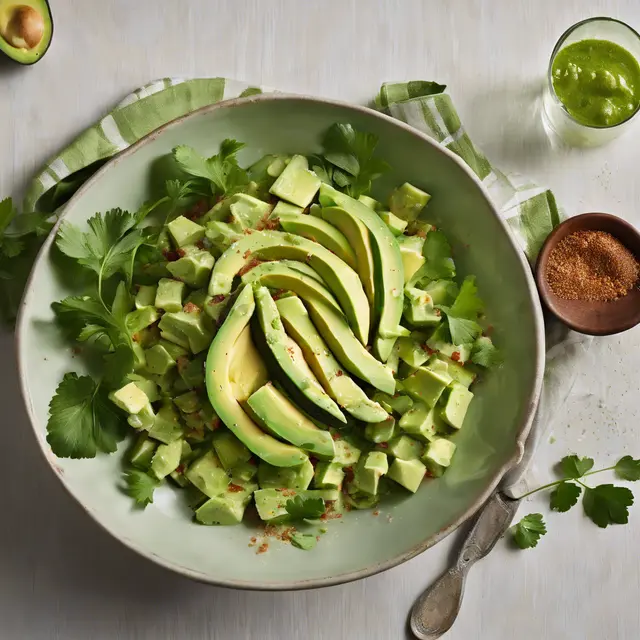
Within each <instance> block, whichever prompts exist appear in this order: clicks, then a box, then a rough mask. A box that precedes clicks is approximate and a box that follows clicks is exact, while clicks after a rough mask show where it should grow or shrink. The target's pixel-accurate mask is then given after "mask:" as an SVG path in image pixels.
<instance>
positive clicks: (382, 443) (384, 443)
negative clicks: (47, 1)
mask: <svg viewBox="0 0 640 640" xmlns="http://www.w3.org/2000/svg"><path fill="white" fill-rule="evenodd" d="M378 446H379V447H380V448H381V449H388V448H389V443H388V442H379V443H378Z"/></svg>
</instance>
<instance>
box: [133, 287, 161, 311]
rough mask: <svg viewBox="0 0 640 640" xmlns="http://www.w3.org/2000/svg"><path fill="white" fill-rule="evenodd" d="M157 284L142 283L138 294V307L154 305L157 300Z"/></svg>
mask: <svg viewBox="0 0 640 640" xmlns="http://www.w3.org/2000/svg"><path fill="white" fill-rule="evenodd" d="M156 290H157V287H156V285H144V284H143V285H141V286H140V288H139V289H138V293H137V294H136V301H135V303H136V309H143V308H144V307H153V305H154V303H155V301H156Z"/></svg>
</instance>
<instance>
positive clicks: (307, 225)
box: [278, 213, 356, 269]
mask: <svg viewBox="0 0 640 640" xmlns="http://www.w3.org/2000/svg"><path fill="white" fill-rule="evenodd" d="M278 219H279V221H280V226H281V227H282V228H283V229H284V230H285V231H287V232H288V233H295V234H296V235H298V236H302V237H303V238H307V239H309V240H312V241H313V242H318V243H319V244H321V245H322V246H323V247H326V248H327V249H329V251H332V252H333V253H335V254H336V255H337V256H338V258H340V260H343V261H344V262H346V263H347V264H348V265H349V266H350V267H351V268H352V269H355V268H356V255H355V253H354V252H353V249H352V248H351V245H350V244H349V241H348V240H347V239H346V237H345V236H344V234H342V233H341V232H340V231H338V229H336V228H335V227H334V226H333V225H332V224H329V223H328V222H325V221H324V220H322V219H320V218H316V217H315V216H307V215H299V214H291V213H289V214H287V213H284V214H281V215H280V216H279V218H278Z"/></svg>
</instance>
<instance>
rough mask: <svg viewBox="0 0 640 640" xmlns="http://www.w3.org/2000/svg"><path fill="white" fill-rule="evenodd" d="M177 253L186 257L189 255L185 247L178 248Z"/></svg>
mask: <svg viewBox="0 0 640 640" xmlns="http://www.w3.org/2000/svg"><path fill="white" fill-rule="evenodd" d="M176 253H177V254H178V255H179V256H180V257H181V258H184V257H185V256H186V255H187V252H186V251H185V250H184V249H177V250H176Z"/></svg>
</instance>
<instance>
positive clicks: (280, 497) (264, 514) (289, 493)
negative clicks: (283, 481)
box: [253, 489, 342, 524]
mask: <svg viewBox="0 0 640 640" xmlns="http://www.w3.org/2000/svg"><path fill="white" fill-rule="evenodd" d="M296 496H300V497H302V498H322V499H323V500H324V501H325V505H326V511H330V510H333V511H334V512H335V513H339V512H340V504H341V497H342V496H341V493H340V492H339V491H336V490H334V489H307V490H306V491H296V490H295V489H259V490H258V491H256V492H255V493H254V494H253V497H254V499H255V501H256V509H257V510H258V515H259V516H260V519H261V520H263V521H264V522H270V523H272V524H278V523H280V522H287V521H288V520H290V519H291V516H290V515H289V513H288V512H287V507H286V505H287V502H288V501H289V500H292V499H293V498H295V497H296ZM326 511H325V512H326Z"/></svg>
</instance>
